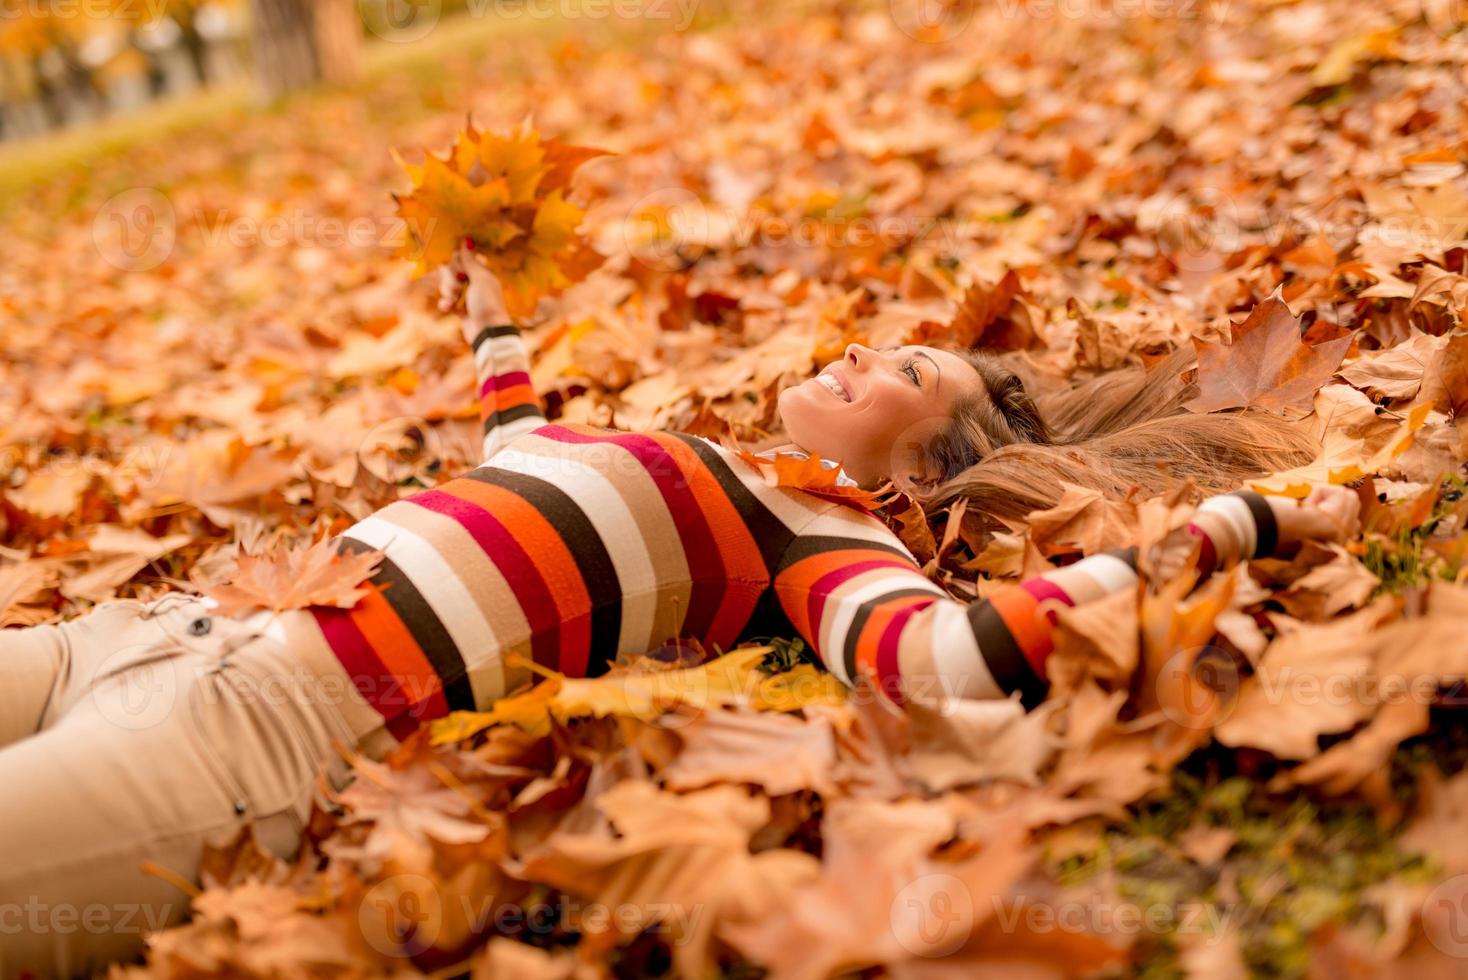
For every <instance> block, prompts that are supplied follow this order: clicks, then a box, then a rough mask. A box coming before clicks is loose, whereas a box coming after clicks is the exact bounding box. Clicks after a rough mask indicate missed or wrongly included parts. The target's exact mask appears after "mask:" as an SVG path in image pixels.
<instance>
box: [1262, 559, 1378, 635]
mask: <svg viewBox="0 0 1468 980" xmlns="http://www.w3.org/2000/svg"><path fill="white" fill-rule="evenodd" d="M1325 547H1326V548H1328V549H1329V552H1330V554H1331V555H1332V557H1331V558H1330V559H1329V560H1328V561H1325V562H1323V563H1321V564H1319V565H1316V566H1315V567H1314V568H1312V569H1311V570H1310V571H1309V572H1307V573H1306V574H1305V575H1303V576H1302V577H1300V578H1298V579H1296V580H1295V581H1294V582H1293V583H1292V584H1291V585H1290V587H1289V588H1288V589H1286V590H1285V591H1283V592H1281V593H1279V594H1278V595H1277V596H1276V598H1277V599H1278V601H1279V602H1280V603H1282V604H1283V605H1284V607H1285V610H1286V611H1287V612H1289V614H1290V615H1291V616H1294V617H1295V618H1296V619H1303V620H1307V621H1319V620H1323V619H1329V618H1330V617H1331V616H1334V615H1335V614H1336V613H1338V612H1340V611H1342V610H1344V609H1355V608H1357V607H1358V606H1360V605H1362V604H1363V603H1364V602H1365V601H1366V600H1367V599H1369V598H1371V594H1372V593H1373V592H1375V591H1376V587H1377V586H1378V585H1380V584H1381V580H1380V579H1378V578H1377V577H1376V576H1375V575H1373V574H1372V573H1371V571H1370V569H1368V568H1367V567H1366V566H1365V565H1363V564H1361V562H1360V561H1358V560H1357V559H1356V557H1355V556H1354V555H1352V554H1351V553H1350V552H1348V551H1347V550H1346V549H1345V548H1343V547H1341V546H1340V545H1338V544H1330V545H1326V546H1325Z"/></svg>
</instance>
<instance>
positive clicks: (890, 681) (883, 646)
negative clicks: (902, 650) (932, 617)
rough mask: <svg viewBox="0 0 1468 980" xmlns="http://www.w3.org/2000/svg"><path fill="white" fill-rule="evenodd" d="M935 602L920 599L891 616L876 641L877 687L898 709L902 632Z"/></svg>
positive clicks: (900, 686) (900, 687)
mask: <svg viewBox="0 0 1468 980" xmlns="http://www.w3.org/2000/svg"><path fill="white" fill-rule="evenodd" d="M936 601H937V599H936V598H933V599H920V600H918V601H917V602H916V603H914V604H913V605H911V606H908V607H907V608H906V609H904V610H902V611H901V612H899V613H898V614H897V615H895V616H893V617H892V620H891V621H890V622H889V623H888V624H887V628H886V629H885V630H883V631H882V638H881V639H880V640H878V641H877V686H878V688H880V689H881V691H882V693H883V694H885V695H887V697H888V698H889V699H891V701H892V703H893V704H895V705H897V706H898V707H901V706H902V703H903V697H902V667H901V665H900V664H899V663H898V658H897V653H898V648H899V647H900V646H901V641H902V631H903V630H904V629H906V628H907V621H908V620H909V619H911V618H912V617H913V616H914V615H915V614H916V613H919V612H921V611H922V610H924V609H926V608H928V607H929V606H931V605H932V604H933V603H934V602H936Z"/></svg>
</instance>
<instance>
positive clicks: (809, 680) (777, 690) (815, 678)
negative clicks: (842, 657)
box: [433, 646, 846, 745]
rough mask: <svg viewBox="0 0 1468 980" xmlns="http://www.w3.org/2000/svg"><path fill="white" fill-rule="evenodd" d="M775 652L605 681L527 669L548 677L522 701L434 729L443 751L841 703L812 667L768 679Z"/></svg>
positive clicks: (841, 691)
mask: <svg viewBox="0 0 1468 980" xmlns="http://www.w3.org/2000/svg"><path fill="white" fill-rule="evenodd" d="M769 652H770V648H769V647H763V646H761V647H740V648H739V649H737V650H733V651H731V652H729V653H726V654H724V655H723V656H722V657H718V658H715V659H714V660H711V661H709V662H708V663H706V664H701V665H699V666H696V667H685V668H681V669H676V670H667V669H661V670H645V671H638V672H624V673H610V674H606V675H604V676H602V677H595V678H586V677H566V676H564V675H562V674H558V673H556V672H555V671H548V670H545V669H544V668H539V667H535V666H534V665H532V664H530V663H528V662H526V661H525V660H524V659H523V658H520V657H517V656H516V655H514V654H511V655H510V657H511V658H512V659H511V661H510V662H511V663H512V664H522V665H524V666H526V667H527V668H533V669H534V670H535V671H536V672H537V673H541V674H544V675H545V676H546V680H545V681H543V682H541V683H540V684H537V685H536V686H535V687H532V688H531V689H530V690H529V691H526V692H524V693H523V694H518V695H514V696H512V697H506V698H501V699H500V700H499V701H497V702H495V705H494V707H493V708H491V709H490V710H489V711H456V712H454V713H453V714H451V715H449V716H448V717H447V718H441V719H439V720H437V721H435V722H434V723H433V741H434V744H436V745H446V744H452V743H454V742H460V741H463V740H464V739H467V738H469V737H471V736H473V735H476V734H478V733H479V732H481V731H484V730H485V729H488V728H491V727H493V726H495V725H507V724H508V725H518V726H519V727H521V728H523V729H524V730H525V731H527V732H529V733H531V734H534V735H545V734H547V733H548V732H549V731H550V729H551V724H552V722H553V721H555V722H567V721H570V720H571V719H573V718H588V717H589V718H606V717H609V716H615V717H621V718H635V719H638V720H640V721H652V720H654V719H656V718H659V717H661V716H662V715H664V714H665V713H667V712H668V711H670V710H673V709H674V708H677V707H684V708H687V709H689V710H691V711H705V710H711V709H714V708H719V707H728V706H734V705H745V706H748V707H750V708H753V709H755V710H759V711H796V710H798V709H800V708H804V707H807V706H809V705H813V704H841V703H843V702H844V701H845V700H846V688H845V687H844V686H843V685H842V684H841V682H840V681H838V680H836V679H835V678H834V677H833V676H832V675H830V674H829V673H825V672H818V671H817V670H816V669H815V668H814V667H813V666H811V665H810V664H798V665H796V667H795V668H794V669H793V670H789V671H786V672H784V673H781V674H774V675H770V676H766V675H765V674H762V673H760V672H759V670H758V669H757V665H758V664H759V663H760V661H762V660H763V659H764V658H765V657H766V656H767V655H768V654H769Z"/></svg>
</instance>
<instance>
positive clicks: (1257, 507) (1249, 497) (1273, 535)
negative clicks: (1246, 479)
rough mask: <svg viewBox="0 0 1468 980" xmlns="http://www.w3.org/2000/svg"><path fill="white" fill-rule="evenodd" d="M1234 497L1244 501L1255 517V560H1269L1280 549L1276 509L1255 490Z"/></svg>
mask: <svg viewBox="0 0 1468 980" xmlns="http://www.w3.org/2000/svg"><path fill="white" fill-rule="evenodd" d="M1234 496H1236V497H1238V498H1239V499H1241V500H1243V502H1244V503H1245V504H1247V505H1248V507H1249V513H1250V514H1252V515H1253V516H1254V554H1253V556H1252V557H1254V558H1268V557H1270V556H1272V555H1273V554H1274V551H1275V549H1276V548H1278V547H1279V521H1278V520H1276V519H1275V516H1274V508H1273V507H1271V506H1269V501H1267V500H1265V499H1264V496H1263V494H1258V493H1255V492H1254V491H1253V490H1240V491H1238V492H1237V493H1235V494H1234Z"/></svg>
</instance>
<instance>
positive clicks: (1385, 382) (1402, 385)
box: [1340, 333, 1448, 398]
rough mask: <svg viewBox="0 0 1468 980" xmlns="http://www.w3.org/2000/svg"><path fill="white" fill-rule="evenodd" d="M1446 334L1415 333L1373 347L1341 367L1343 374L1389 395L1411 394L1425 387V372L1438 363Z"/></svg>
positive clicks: (1353, 382)
mask: <svg viewBox="0 0 1468 980" xmlns="http://www.w3.org/2000/svg"><path fill="white" fill-rule="evenodd" d="M1447 343H1448V340H1447V338H1445V337H1434V336H1432V335H1431V334H1425V333H1418V334H1413V336H1412V337H1411V339H1409V340H1406V341H1404V342H1403V343H1400V344H1397V345H1396V346H1395V347H1388V348H1387V349H1386V350H1383V351H1374V352H1372V353H1370V354H1363V355H1362V356H1360V357H1358V358H1356V359H1355V360H1353V361H1351V363H1349V364H1347V365H1346V366H1345V367H1343V368H1341V371H1340V375H1341V377H1343V378H1345V379H1346V380H1347V381H1349V382H1350V383H1351V384H1353V385H1355V386H1356V387H1357V388H1365V389H1368V390H1370V391H1374V392H1377V393H1378V394H1381V395H1385V396H1387V397H1388V398H1411V397H1412V396H1413V395H1415V394H1417V390H1418V389H1419V388H1421V387H1422V382H1423V375H1424V374H1425V373H1426V372H1427V371H1428V370H1430V369H1431V367H1432V365H1434V364H1436V363H1437V361H1438V358H1439V357H1440V356H1441V353H1442V350H1443V348H1444V346H1446V345H1447Z"/></svg>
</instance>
